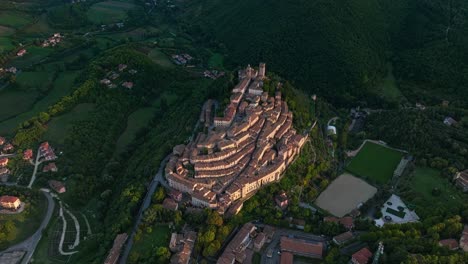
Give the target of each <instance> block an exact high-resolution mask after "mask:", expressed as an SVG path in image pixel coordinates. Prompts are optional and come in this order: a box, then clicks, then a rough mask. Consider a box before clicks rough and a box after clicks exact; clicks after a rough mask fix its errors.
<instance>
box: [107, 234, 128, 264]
mask: <svg viewBox="0 0 468 264" xmlns="http://www.w3.org/2000/svg"><path fill="white" fill-rule="evenodd" d="M127 237H128V235H127V233H123V234H118V235H117V236H116V237H115V239H114V245H113V246H112V249H111V250H110V252H109V255H108V256H107V258H106V260H105V261H104V264H115V263H117V260H118V259H119V257H120V251H121V249H122V246H123V244H124V243H125V241H126V240H127Z"/></svg>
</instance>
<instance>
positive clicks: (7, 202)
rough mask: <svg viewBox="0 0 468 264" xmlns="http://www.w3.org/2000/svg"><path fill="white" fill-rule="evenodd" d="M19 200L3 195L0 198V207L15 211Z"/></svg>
mask: <svg viewBox="0 0 468 264" xmlns="http://www.w3.org/2000/svg"><path fill="white" fill-rule="evenodd" d="M20 205H21V200H20V199H19V198H18V197H16V196H9V195H3V196H0V206H1V207H3V208H5V209H13V210H16V209H18V208H19V207H20Z"/></svg>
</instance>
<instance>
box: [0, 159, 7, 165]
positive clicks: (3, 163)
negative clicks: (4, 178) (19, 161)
mask: <svg viewBox="0 0 468 264" xmlns="http://www.w3.org/2000/svg"><path fill="white" fill-rule="evenodd" d="M6 165H8V158H0V167H5V166H6Z"/></svg>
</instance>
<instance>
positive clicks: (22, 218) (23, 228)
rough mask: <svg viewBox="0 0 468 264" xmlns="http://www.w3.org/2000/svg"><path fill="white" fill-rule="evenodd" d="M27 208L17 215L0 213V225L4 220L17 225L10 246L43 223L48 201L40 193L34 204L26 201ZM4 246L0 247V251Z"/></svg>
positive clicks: (26, 236)
mask: <svg viewBox="0 0 468 264" xmlns="http://www.w3.org/2000/svg"><path fill="white" fill-rule="evenodd" d="M25 206H26V207H25V209H24V211H23V212H22V213H19V214H15V215H0V225H1V224H3V222H4V221H8V220H12V221H13V222H14V223H15V226H16V231H17V232H16V235H15V238H14V239H13V240H11V241H9V243H8V246H11V245H14V244H16V243H19V242H21V241H23V240H25V239H26V238H28V237H29V236H30V235H32V234H33V233H34V232H36V230H37V228H39V226H40V225H41V222H42V219H43V218H44V214H45V212H46V208H47V202H46V199H45V197H44V195H42V194H40V196H39V200H38V201H34V202H33V204H31V203H28V202H26V205H25ZM1 250H2V248H0V251H1Z"/></svg>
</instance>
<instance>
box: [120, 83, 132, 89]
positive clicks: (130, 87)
mask: <svg viewBox="0 0 468 264" xmlns="http://www.w3.org/2000/svg"><path fill="white" fill-rule="evenodd" d="M122 86H123V87H125V88H127V89H132V88H133V82H123V83H122Z"/></svg>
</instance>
